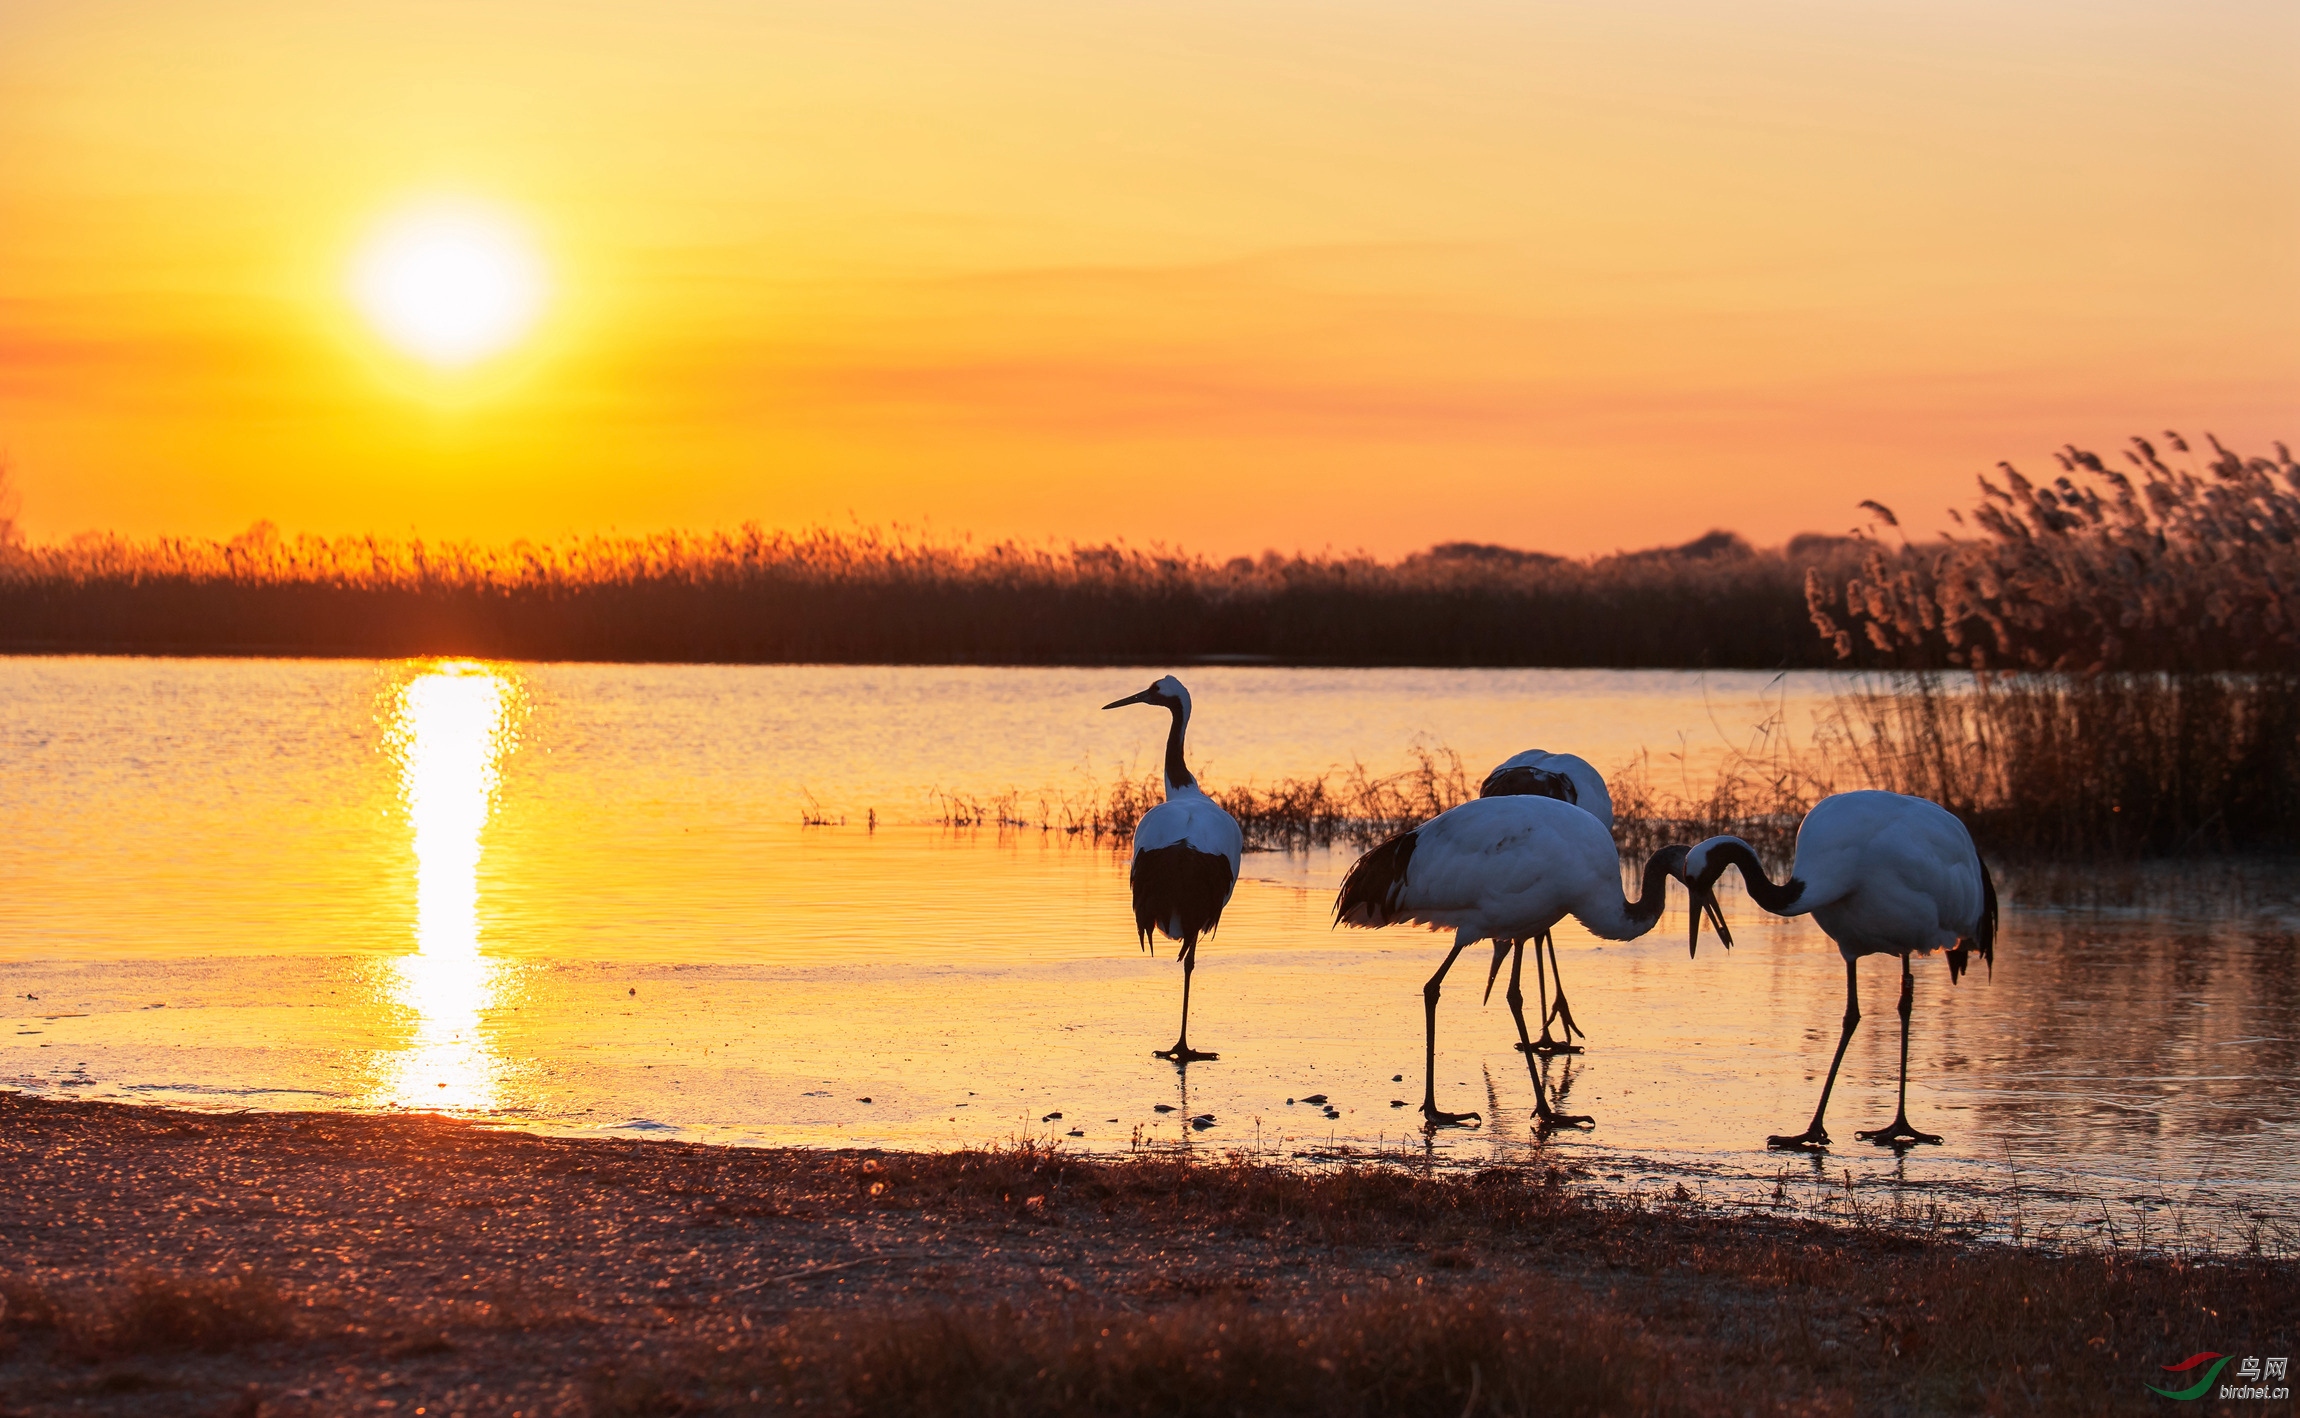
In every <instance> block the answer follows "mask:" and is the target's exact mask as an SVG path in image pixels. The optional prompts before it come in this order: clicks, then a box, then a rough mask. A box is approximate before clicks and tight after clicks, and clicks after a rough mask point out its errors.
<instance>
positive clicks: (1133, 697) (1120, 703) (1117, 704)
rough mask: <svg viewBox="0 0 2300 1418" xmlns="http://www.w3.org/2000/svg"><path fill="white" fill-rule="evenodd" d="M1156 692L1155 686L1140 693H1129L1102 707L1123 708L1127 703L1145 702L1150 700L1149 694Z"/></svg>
mask: <svg viewBox="0 0 2300 1418" xmlns="http://www.w3.org/2000/svg"><path fill="white" fill-rule="evenodd" d="M1157 692H1158V691H1157V689H1156V688H1151V689H1145V690H1143V691H1142V692H1141V693H1140V694H1129V695H1127V696H1126V697H1125V698H1124V699H1113V700H1111V701H1110V702H1109V703H1108V704H1105V705H1103V706H1102V707H1103V708H1105V709H1118V708H1123V707H1124V706H1126V705H1128V704H1147V703H1149V702H1150V699H1151V696H1153V695H1155V694H1156V693H1157Z"/></svg>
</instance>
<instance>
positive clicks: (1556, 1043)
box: [1518, 931, 1588, 1057]
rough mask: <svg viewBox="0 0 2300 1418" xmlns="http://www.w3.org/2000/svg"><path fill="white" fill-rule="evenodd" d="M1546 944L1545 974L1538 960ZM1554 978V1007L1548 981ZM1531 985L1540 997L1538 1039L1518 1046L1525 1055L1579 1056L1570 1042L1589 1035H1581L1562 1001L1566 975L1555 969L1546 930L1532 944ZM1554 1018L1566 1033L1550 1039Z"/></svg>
mask: <svg viewBox="0 0 2300 1418" xmlns="http://www.w3.org/2000/svg"><path fill="white" fill-rule="evenodd" d="M1545 945H1546V946H1547V947H1548V948H1549V964H1548V968H1547V971H1546V972H1545V971H1544V969H1543V966H1542V959H1541V952H1542V947H1543V946H1545ZM1553 979H1554V980H1555V981H1556V982H1557V1003H1555V1004H1551V1003H1550V1000H1549V996H1550V988H1549V982H1550V981H1551V980H1553ZM1533 983H1534V988H1535V989H1536V990H1537V991H1539V992H1540V997H1541V1037H1540V1038H1539V1039H1536V1040H1534V1041H1533V1042H1532V1043H1530V1044H1524V1043H1521V1044H1520V1045H1519V1046H1518V1047H1519V1048H1521V1049H1523V1050H1525V1051H1526V1052H1527V1053H1533V1054H1541V1055H1543V1056H1545V1057H1546V1056H1548V1055H1550V1054H1578V1053H1580V1052H1581V1051H1582V1049H1581V1046H1580V1045H1579V1044H1576V1043H1574V1042H1573V1036H1574V1035H1576V1034H1582V1037H1583V1038H1587V1037H1588V1035H1586V1034H1583V1033H1582V1029H1581V1026H1580V1025H1578V1024H1576V1023H1574V1022H1573V1008H1572V1006H1570V1005H1568V1004H1567V1003H1566V1002H1565V974H1564V972H1563V971H1561V970H1559V969H1558V968H1557V940H1556V938H1555V937H1553V936H1552V935H1550V933H1549V932H1547V931H1543V932H1542V933H1541V935H1540V936H1539V937H1538V938H1536V939H1535V941H1534V943H1533ZM1553 1019H1554V1020H1556V1021H1558V1025H1559V1027H1560V1028H1561V1029H1563V1030H1564V1031H1565V1034H1564V1037H1563V1038H1555V1039H1553V1038H1551V1037H1550V1033H1549V1024H1550V1021H1551V1020H1553Z"/></svg>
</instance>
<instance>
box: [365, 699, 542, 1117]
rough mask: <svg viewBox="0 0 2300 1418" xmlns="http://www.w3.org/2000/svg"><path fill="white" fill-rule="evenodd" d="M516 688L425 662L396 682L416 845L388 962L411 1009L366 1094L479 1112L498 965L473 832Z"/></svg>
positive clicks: (485, 1089) (507, 732) (394, 995)
mask: <svg viewBox="0 0 2300 1418" xmlns="http://www.w3.org/2000/svg"><path fill="white" fill-rule="evenodd" d="M514 695H515V690H514V686H513V685H512V684H511V683H510V682H509V681H508V680H506V679H505V678H504V677H503V676H502V675H500V674H498V673H496V672H495V671H493V670H491V669H489V668H488V667H486V666H484V665H479V664H471V663H465V662H450V663H444V664H439V665H434V666H430V667H427V668H426V669H425V670H424V671H423V672H422V673H420V674H418V675H416V676H415V677H414V678H412V679H410V680H408V681H407V682H406V683H405V684H403V685H401V686H400V687H399V690H398V692H397V694H396V696H395V704H394V713H393V722H392V725H391V729H390V743H391V748H392V751H393V753H394V754H395V756H396V757H397V758H398V760H399V787H400V800H401V801H402V802H403V803H404V804H405V805H406V808H407V816H408V825H409V827H410V829H411V830H412V832H413V835H414V847H415V950H414V952H413V953H412V954H408V955H404V956H401V957H399V958H398V959H397V960H395V961H393V962H392V965H391V972H390V974H389V976H388V977H387V979H386V981H385V984H386V987H387V988H388V989H389V991H390V995H391V1001H392V1003H394V1004H396V1005H398V1006H399V1007H400V1008H401V1009H403V1010H405V1011H406V1012H407V1013H408V1014H409V1015H410V1016H412V1022H413V1025H414V1033H413V1037H412V1039H411V1040H410V1041H409V1043H408V1044H407V1046H406V1047H405V1048H404V1049H402V1050H400V1051H399V1052H398V1053H396V1054H395V1055H393V1056H391V1057H390V1058H389V1059H388V1060H387V1061H386V1062H385V1064H384V1067H383V1069H382V1077H381V1078H380V1080H379V1082H378V1087H377V1091H376V1095H375V1098H374V1100H373V1101H374V1102H376V1103H377V1104H380V1105H383V1106H387V1107H403V1108H438V1109H445V1110H450V1111H456V1112H462V1111H484V1110H486V1109H489V1108H492V1107H494V1106H495V1104H496V1097H497V1093H498V1090H499V1087H500V1084H501V1081H502V1080H501V1077H500V1073H501V1070H500V1060H499V1059H498V1058H497V1057H496V1055H495V1054H494V1052H493V1051H492V1050H491V1049H490V1048H489V1047H488V1044H487V1040H486V1037H485V1035H484V1033H483V1031H482V1027H481V1016H482V1015H483V1014H484V1013H485V1011H487V1010H488V1009H490V1008H492V1007H494V1006H495V1005H496V1004H497V1003H498V1002H499V997H500V995H501V993H502V987H503V984H504V980H503V970H504V963H503V962H502V961H498V960H489V959H487V958H485V957H484V956H482V955H481V954H480V952H479V857H480V852H481V850H482V848H481V834H482V831H483V829H484V828H485V827H486V825H487V817H488V813H489V811H490V810H491V809H492V808H493V806H494V802H495V790H496V785H497V782H498V781H499V778H500V776H501V771H502V763H503V758H504V756H505V755H506V754H508V753H509V752H510V751H511V749H512V747H513V745H514V742H515V736H514V733H513V726H512V714H511V710H512V705H513V700H514Z"/></svg>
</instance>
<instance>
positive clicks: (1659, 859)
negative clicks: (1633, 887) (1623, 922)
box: [1622, 847, 1685, 935]
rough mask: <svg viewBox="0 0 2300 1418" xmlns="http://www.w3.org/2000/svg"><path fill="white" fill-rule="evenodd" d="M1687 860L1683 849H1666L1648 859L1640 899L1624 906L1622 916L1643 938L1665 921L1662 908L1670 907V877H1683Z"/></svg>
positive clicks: (1638, 896) (1638, 897) (1639, 890)
mask: <svg viewBox="0 0 2300 1418" xmlns="http://www.w3.org/2000/svg"><path fill="white" fill-rule="evenodd" d="M1684 861H1685V849H1684V848H1683V847H1663V848H1662V849H1661V850H1660V851H1658V852H1655V853H1654V854H1653V855H1652V856H1650V857H1647V858H1646V859H1645V880H1644V884H1643V885H1641V886H1640V887H1639V888H1638V891H1637V899H1636V900H1635V901H1630V902H1626V903H1624V905H1623V906H1622V914H1623V915H1625V916H1627V917H1628V918H1629V923H1630V925H1632V926H1634V927H1635V928H1636V930H1637V933H1638V934H1639V935H1643V934H1644V933H1645V932H1647V931H1649V930H1651V929H1653V923H1654V922H1655V921H1658V920H1660V919H1661V911H1662V908H1663V907H1665V906H1667V905H1668V904H1669V878H1671V877H1672V876H1677V875H1679V874H1680V868H1681V867H1682V866H1683V864H1684Z"/></svg>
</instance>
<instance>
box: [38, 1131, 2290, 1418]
mask: <svg viewBox="0 0 2300 1418" xmlns="http://www.w3.org/2000/svg"><path fill="white" fill-rule="evenodd" d="M0 1296H4V1297H5V1299H6V1302H7V1308H6V1311H5V1314H4V1316H0V1414H6V1415H23V1414H49V1413H108V1414H137V1415H144V1414H149V1415H192V1414H200V1415H206V1414H237V1415H335V1414H350V1413H391V1414H397V1415H408V1414H416V1415H422V1418H432V1415H446V1414H464V1413H469V1414H491V1415H494V1414H501V1415H521V1416H522V1418H536V1415H600V1418H605V1415H638V1414H686V1413H718V1412H779V1411H800V1412H817V1413H904V1414H939V1413H948V1414H977V1413H979V1414H991V1413H1003V1414H1035V1413H1049V1414H1052V1413H1064V1412H1108V1413H1128V1414H1132V1413H1143V1414H1149V1413H1200V1412H1202V1413H1216V1412H1220V1413H1229V1412H1248V1413H1253V1412H1270V1413H1326V1412H1362V1413H1393V1412H1395V1413H1432V1414H1438V1413H1442V1414H1446V1415H1448V1418H1452V1415H1456V1414H1463V1413H1469V1412H1477V1413H1520V1412H1524V1413H1534V1412H1542V1413H1558V1412H1563V1413H1574V1412H1586V1413H1604V1412H1620V1413H1633V1412H1798V1413H1805V1412H1817V1413H1829V1412H1842V1413H1856V1412H1858V1413H1877V1412H1912V1413H1913V1412H1978V1411H2016V1412H2046V1413H2059V1412H2069V1413H2099V1412H2115V1411H2124V1410H2130V1411H2134V1412H2157V1411H2165V1409H2166V1407H2167V1405H2166V1401H2165V1400H2164V1399H2162V1398H2159V1397H2157V1396H2156V1395H2155V1394H2153V1393H2151V1392H2149V1391H2148V1389H2147V1388H2146V1387H2145V1385H2146V1384H2147V1383H2149V1382H2151V1381H2162V1382H2169V1381H2170V1376H2168V1375H2166V1374H2164V1373H2163V1372H2162V1371H2161V1367H2160V1366H2162V1365H2165V1364H2169V1363H2175V1362H2177V1361H2179V1360H2181V1359H2182V1358H2185V1357H2186V1356H2188V1355H2190V1354H2192V1353H2196V1352H2199V1351H2207V1350H2213V1351H2220V1352H2230V1353H2235V1354H2239V1355H2243V1354H2261V1355H2282V1354H2289V1353H2290V1352H2291V1350H2292V1347H2293V1346H2292V1338H2293V1334H2294V1330H2295V1324H2294V1321H2295V1318H2296V1316H2300V1301H2295V1299H2294V1297H2295V1296H2300V1265H2296V1264H2295V1263H2293V1262H2290V1261H2286V1260H2278V1259H2263V1258H2255V1257H2243V1256H2229V1257H2213V1258H2197V1257H2178V1256H2170V1255H2163V1254H2149V1255H2140V1254H2132V1253H2096V1254H2084V1255H2049V1254H2044V1253H2040V1252H2035V1251H2022V1250H2014V1249H2009V1248H2005V1247H2001V1246H1981V1245H1975V1244H1972V1243H1970V1242H1966V1241H1961V1240H1957V1239H1955V1238H1953V1237H1951V1236H1947V1235H1942V1234H1926V1233H1924V1232H1923V1231H1921V1230H1915V1229H1911V1228H1906V1227H1902V1228H1891V1227H1869V1228H1847V1227H1841V1226H1823V1225H1819V1224H1814V1223H1810V1222H1796V1221H1777V1220H1770V1219H1766V1218H1761V1217H1752V1216H1747V1215H1737V1214H1724V1213H1716V1212H1709V1211H1704V1210H1702V1209H1700V1208H1698V1207H1692V1206H1687V1207H1674V1206H1670V1205H1667V1204H1662V1205H1658V1206H1656V1205H1648V1204H1640V1205H1635V1206H1631V1205H1625V1204H1622V1203H1620V1202H1619V1201H1611V1202H1609V1201H1606V1200H1604V1199H1602V1198H1593V1197H1590V1196H1588V1195H1585V1194H1582V1193H1580V1192H1578V1191H1577V1190H1576V1189H1574V1188H1571V1187H1568V1186H1564V1185H1561V1178H1560V1176H1559V1175H1558V1174H1557V1173H1555V1172H1551V1171H1548V1170H1546V1169H1540V1168H1526V1169H1508V1170H1500V1169H1496V1170H1488V1171H1485V1172H1479V1173H1475V1174H1451V1175H1424V1174H1418V1173H1416V1172H1414V1171H1412V1170H1410V1169H1407V1168H1404V1167H1400V1166H1396V1165H1388V1166H1380V1167H1364V1168H1354V1169H1345V1170H1341V1171H1330V1172H1321V1173H1316V1174H1307V1173H1302V1172H1294V1171H1286V1170H1281V1169H1275V1168H1269V1167H1263V1166H1255V1165H1248V1164H1243V1163H1240V1164H1234V1165H1225V1164H1219V1163H1216V1164H1208V1163H1204V1162H1198V1163H1189V1162H1182V1161H1178V1160H1175V1159H1172V1158H1168V1157H1162V1156H1146V1157H1142V1158H1137V1159H1132V1160H1122V1161H1091V1160H1082V1159H1077V1158H1070V1157H1066V1156H1063V1155H1062V1154H1060V1153H1059V1152H1048V1151H1045V1150H1040V1149H1033V1148H1028V1147H1023V1148H1017V1149H1011V1150H1001V1151H994V1152H974V1153H951V1154H938V1155H924V1154H909V1153H891V1154H870V1153H843V1152H800V1151H775V1150H762V1149H726V1148H717V1147H704V1146H695V1145H688V1144H680V1143H673V1142H652V1141H650V1142H629V1141H620V1140H611V1141H594V1140H567V1139H556V1138H543V1137H535V1136H530V1135H526V1134H520V1133H505V1132H495V1131H490V1130H487V1129H483V1128H479V1127H475V1126H471V1125H469V1124H465V1123H459V1122H454V1121H450V1120H446V1119H441V1118H434V1117H426V1116H402V1117H363V1116H352V1115H343V1114H285V1113H268V1114H263V1113H259V1114H239V1115H214V1114H202V1113H184V1112H171V1111H166V1110H161V1109H154V1108H139V1107H128V1106H121V1105H113V1104H82V1103H70V1102H51V1101H45V1100H33V1099H27V1098H23V1097H19V1096H14V1095H0ZM2246 1407H2247V1411H2259V1410H2261V1409H2263V1407H2264V1405H2261V1404H2257V1403H2255V1404H2250V1405H2246ZM2284 1411H2289V1408H2288V1407H2286V1408H2285V1409H2284Z"/></svg>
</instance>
